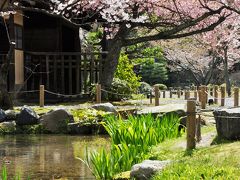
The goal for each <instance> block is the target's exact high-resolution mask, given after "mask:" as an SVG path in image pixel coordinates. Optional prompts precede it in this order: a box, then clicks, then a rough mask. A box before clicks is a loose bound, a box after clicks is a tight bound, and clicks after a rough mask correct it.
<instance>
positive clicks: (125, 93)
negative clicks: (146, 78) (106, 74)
mask: <svg viewBox="0 0 240 180" xmlns="http://www.w3.org/2000/svg"><path fill="white" fill-rule="evenodd" d="M110 91H111V92H112V93H108V99H109V100H113V101H119V100H121V99H124V98H130V97H131V94H132V93H134V90H133V89H132V88H131V87H130V86H129V83H128V82H126V81H125V80H121V79H119V78H114V79H113V82H112V86H111V89H110Z"/></svg>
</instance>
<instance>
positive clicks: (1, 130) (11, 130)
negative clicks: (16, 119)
mask: <svg viewBox="0 0 240 180" xmlns="http://www.w3.org/2000/svg"><path fill="white" fill-rule="evenodd" d="M15 131H16V124H9V125H7V124H5V123H1V124H0V134H1V135H4V134H15Z"/></svg>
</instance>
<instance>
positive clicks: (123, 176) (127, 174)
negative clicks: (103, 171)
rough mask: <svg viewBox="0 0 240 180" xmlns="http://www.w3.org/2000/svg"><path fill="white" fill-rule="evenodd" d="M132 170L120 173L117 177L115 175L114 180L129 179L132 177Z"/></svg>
mask: <svg viewBox="0 0 240 180" xmlns="http://www.w3.org/2000/svg"><path fill="white" fill-rule="evenodd" d="M130 172H131V171H126V172H122V173H119V174H117V175H116V176H115V177H113V179H114V180H128V179H130Z"/></svg>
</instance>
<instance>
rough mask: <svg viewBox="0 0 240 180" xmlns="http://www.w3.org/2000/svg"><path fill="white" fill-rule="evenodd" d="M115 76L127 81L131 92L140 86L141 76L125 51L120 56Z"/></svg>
mask: <svg viewBox="0 0 240 180" xmlns="http://www.w3.org/2000/svg"><path fill="white" fill-rule="evenodd" d="M114 78H116V79H120V80H121V81H123V82H124V83H126V84H127V87H128V88H130V91H131V92H136V91H137V89H138V87H139V86H140V82H139V81H140V77H139V76H137V75H136V74H135V72H134V71H133V64H132V63H131V62H130V61H129V59H128V56H127V55H125V54H123V53H122V54H121V56H120V57H119V60H118V67H117V70H116V71H115V74H114Z"/></svg>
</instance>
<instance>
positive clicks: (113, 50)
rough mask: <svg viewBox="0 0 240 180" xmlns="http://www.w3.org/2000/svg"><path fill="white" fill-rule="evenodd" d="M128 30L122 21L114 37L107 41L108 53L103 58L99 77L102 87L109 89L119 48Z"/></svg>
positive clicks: (115, 67)
mask: <svg viewBox="0 0 240 180" xmlns="http://www.w3.org/2000/svg"><path fill="white" fill-rule="evenodd" d="M129 32H130V29H129V28H127V27H126V24H125V23H123V24H122V25H121V26H120V28H119V30H118V32H117V34H116V35H115V37H114V38H113V39H112V40H111V41H109V44H108V47H107V48H108V54H107V57H106V58H105V59H104V63H103V72H102V77H101V79H100V83H101V85H102V87H103V88H105V89H109V88H110V87H111V84H112V81H113V78H114V73H115V71H116V69H117V65H118V59H119V57H120V53H121V49H122V46H123V39H124V37H127V36H128V34H129Z"/></svg>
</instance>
